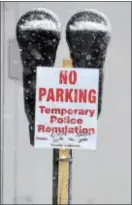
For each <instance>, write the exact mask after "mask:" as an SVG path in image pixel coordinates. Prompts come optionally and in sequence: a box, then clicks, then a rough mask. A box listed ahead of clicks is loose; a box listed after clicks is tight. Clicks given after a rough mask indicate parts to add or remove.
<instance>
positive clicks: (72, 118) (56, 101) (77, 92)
mask: <svg viewBox="0 0 132 205" xmlns="http://www.w3.org/2000/svg"><path fill="white" fill-rule="evenodd" d="M98 84H99V70H98V69H83V68H80V69H79V68H78V69H74V68H65V69H64V68H54V69H49V67H38V68H37V85H36V103H35V104H36V107H35V135H34V146H35V147H37V148H63V147H64V148H68V149H70V148H72V149H73V148H77V149H93V150H94V149H96V137H97V116H98V110H97V109H98Z"/></svg>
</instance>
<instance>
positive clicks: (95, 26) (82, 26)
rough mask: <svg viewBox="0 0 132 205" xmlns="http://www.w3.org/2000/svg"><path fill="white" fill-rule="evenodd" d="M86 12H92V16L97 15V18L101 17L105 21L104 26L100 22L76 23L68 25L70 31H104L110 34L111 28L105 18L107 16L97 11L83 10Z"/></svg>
mask: <svg viewBox="0 0 132 205" xmlns="http://www.w3.org/2000/svg"><path fill="white" fill-rule="evenodd" d="M83 11H86V12H92V13H94V14H97V15H98V16H101V17H102V18H103V19H104V20H105V21H106V24H105V23H104V22H103V21H102V22H100V23H98V22H91V21H88V20H87V21H78V22H77V21H76V22H74V24H73V25H70V29H71V30H74V31H77V30H90V31H93V30H94V31H105V32H108V33H111V26H110V22H109V19H108V18H107V16H106V15H105V14H103V13H101V12H99V11H97V10H93V9H91V10H87V9H85V10H83Z"/></svg>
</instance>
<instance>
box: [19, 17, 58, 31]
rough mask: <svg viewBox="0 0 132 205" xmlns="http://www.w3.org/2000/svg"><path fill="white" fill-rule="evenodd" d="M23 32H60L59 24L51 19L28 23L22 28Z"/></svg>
mask: <svg viewBox="0 0 132 205" xmlns="http://www.w3.org/2000/svg"><path fill="white" fill-rule="evenodd" d="M20 28H21V29H22V30H36V29H44V30H52V31H59V29H58V26H57V24H56V23H55V22H54V21H51V20H49V19H43V20H32V21H26V22H25V23H24V24H22V25H21V26H20Z"/></svg>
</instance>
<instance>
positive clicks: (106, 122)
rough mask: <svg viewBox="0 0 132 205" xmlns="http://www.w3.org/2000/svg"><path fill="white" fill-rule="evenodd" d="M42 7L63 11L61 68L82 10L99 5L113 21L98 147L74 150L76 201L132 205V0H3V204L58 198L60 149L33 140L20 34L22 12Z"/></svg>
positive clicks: (43, 201)
mask: <svg viewBox="0 0 132 205" xmlns="http://www.w3.org/2000/svg"><path fill="white" fill-rule="evenodd" d="M41 7H43V8H47V9H50V10H52V11H53V12H55V13H56V14H57V15H58V16H59V18H60V20H61V23H62V39H61V42H60V45H59V47H58V52H57V58H56V63H55V66H56V67H57V66H58V67H60V66H61V65H62V60H63V58H69V50H68V46H67V43H66V40H65V28H66V24H67V22H68V20H69V19H70V17H71V16H72V15H73V14H74V13H76V12H77V11H79V10H80V9H81V10H82V9H86V8H87V9H96V10H99V11H101V12H103V13H105V14H106V15H107V16H108V17H109V19H110V21H111V25H112V39H111V42H110V45H109V47H108V53H107V59H106V62H105V83H104V96H103V109H102V113H101V116H100V118H99V121H98V140H97V141H98V144H97V150H96V151H82V150H80V151H73V181H72V189H73V201H72V203H73V204H81V203H82V204H105V203H106V204H114V203H115V204H124V203H125V204H131V155H130V154H131V106H130V103H131V94H130V93H131V88H130V84H131V3H130V2H3V3H1V27H2V30H1V35H2V36H1V37H2V39H1V43H2V53H1V60H2V62H1V63H2V65H1V74H2V77H1V82H2V88H1V92H2V144H1V145H2V167H1V169H2V170H1V171H2V187H1V188H2V195H1V196H2V200H3V202H2V203H3V204H22V203H24V204H35V203H38V204H46V203H47V204H51V203H52V150H48V149H34V148H33V147H31V145H30V144H29V135H28V122H27V118H26V115H25V112H24V105H23V87H22V75H21V72H22V65H21V62H20V56H19V50H18V46H17V43H16V37H15V27H16V23H17V21H18V20H19V18H20V16H21V15H23V14H24V13H25V12H26V11H29V10H30V9H32V8H41Z"/></svg>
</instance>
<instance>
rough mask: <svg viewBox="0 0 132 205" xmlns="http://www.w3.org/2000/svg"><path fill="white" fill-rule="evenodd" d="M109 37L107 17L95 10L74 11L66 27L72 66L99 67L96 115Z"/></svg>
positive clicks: (100, 99)
mask: <svg viewBox="0 0 132 205" xmlns="http://www.w3.org/2000/svg"><path fill="white" fill-rule="evenodd" d="M110 38H111V27H110V22H109V19H108V18H107V17H106V16H105V15H104V14H103V13H101V12H98V11H96V10H84V11H80V12H78V13H76V14H75V15H73V16H72V17H71V19H70V20H69V22H68V24H67V27H66V40H67V43H68V46H69V50H70V55H71V58H72V62H73V67H75V68H78V67H81V68H93V69H94V68H97V69H99V102H98V115H99V114H100V112H101V107H102V106H101V104H102V92H103V81H104V71H103V66H104V63H105V59H106V54H107V48H108V44H109V41H110Z"/></svg>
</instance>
